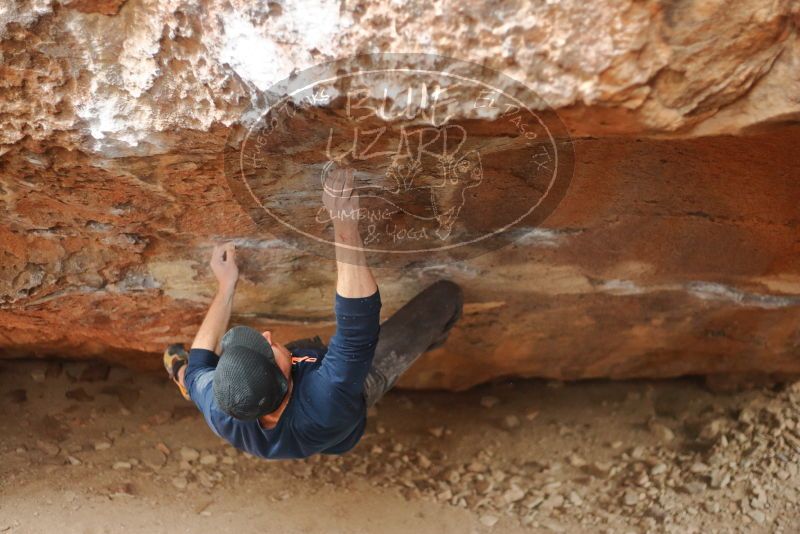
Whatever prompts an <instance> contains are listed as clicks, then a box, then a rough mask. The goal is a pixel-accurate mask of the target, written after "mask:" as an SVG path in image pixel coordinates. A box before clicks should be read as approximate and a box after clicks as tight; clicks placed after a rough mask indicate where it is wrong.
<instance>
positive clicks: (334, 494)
mask: <svg viewBox="0 0 800 534" xmlns="http://www.w3.org/2000/svg"><path fill="white" fill-rule="evenodd" d="M0 410H2V413H3V414H4V415H3V416H2V418H0V532H4V533H5V532H10V533H15V534H16V533H20V534H22V533H51V532H52V533H59V534H66V533H73V532H74V533H80V534H99V533H117V532H145V533H148V534H149V533H161V532H164V533H170V534H174V533H177V532H192V533H205V532H209V533H224V532H237V533H242V534H244V533H251V532H252V533H318V532H319V533H321V532H326V533H327V532H342V533H362V532H363V533H374V532H380V533H394V532H397V533H401V532H402V533H408V532H414V533H415V534H426V533H431V534H433V533H436V534H440V533H442V532H457V533H484V532H503V533H517V532H568V533H572V532H591V533H595V532H614V533H616V532H621V533H634V532H675V533H681V534H683V533H691V532H697V533H709V532H770V533H772V532H785V533H795V532H800V511H799V510H798V498H800V473H798V464H797V460H798V451H800V387H783V388H779V389H759V390H750V391H745V392H740V393H735V394H714V393H710V392H709V391H708V390H707V389H705V387H704V386H703V385H702V384H701V383H700V382H698V381H694V380H674V381H665V382H617V383H609V382H588V383H579V384H560V383H549V382H547V383H546V382H542V381H514V382H503V383H498V384H494V385H487V386H483V387H480V388H476V389H473V390H471V391H469V392H466V393H458V394H455V393H441V392H436V393H430V392H393V393H391V394H390V395H388V396H387V397H386V398H385V399H384V400H383V401H382V402H381V403H380V404H379V405H378V408H377V410H376V413H372V414H371V416H370V420H369V425H368V431H367V434H366V435H365V436H364V438H363V439H362V441H361V443H360V444H359V445H358V447H357V448H356V449H355V450H354V451H352V452H351V453H350V454H348V455H345V456H343V457H323V458H315V459H311V460H304V461H292V462H267V461H264V460H259V459H256V458H253V457H250V456H248V455H245V454H242V453H237V451H235V450H234V449H232V448H231V447H229V446H227V445H226V444H225V443H224V442H222V441H220V440H219V439H218V438H217V437H216V436H215V435H214V434H213V433H212V432H211V431H210V430H209V429H208V428H207V427H206V426H205V424H204V422H203V420H202V418H201V416H200V415H199V413H198V412H197V411H196V410H195V408H194V406H193V405H192V404H189V403H187V402H184V401H183V400H182V399H181V398H180V397H179V395H178V393H177V390H176V389H175V388H174V386H172V385H171V384H170V383H169V382H168V381H167V380H166V377H165V376H162V375H148V374H138V373H135V372H132V371H129V370H126V369H124V368H119V367H111V368H109V367H107V366H105V365H103V364H96V363H81V362H43V361H5V362H2V363H0Z"/></svg>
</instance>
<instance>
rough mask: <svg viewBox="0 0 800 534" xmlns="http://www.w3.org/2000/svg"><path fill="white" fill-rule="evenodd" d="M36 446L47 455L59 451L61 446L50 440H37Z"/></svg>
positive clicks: (53, 454)
mask: <svg viewBox="0 0 800 534" xmlns="http://www.w3.org/2000/svg"><path fill="white" fill-rule="evenodd" d="M36 447H38V449H39V450H40V451H42V452H43V453H45V454H46V455H48V456H55V455H57V454H58V453H59V452H61V447H59V446H58V445H56V444H55V443H52V442H50V441H44V440H41V439H40V440H37V441H36Z"/></svg>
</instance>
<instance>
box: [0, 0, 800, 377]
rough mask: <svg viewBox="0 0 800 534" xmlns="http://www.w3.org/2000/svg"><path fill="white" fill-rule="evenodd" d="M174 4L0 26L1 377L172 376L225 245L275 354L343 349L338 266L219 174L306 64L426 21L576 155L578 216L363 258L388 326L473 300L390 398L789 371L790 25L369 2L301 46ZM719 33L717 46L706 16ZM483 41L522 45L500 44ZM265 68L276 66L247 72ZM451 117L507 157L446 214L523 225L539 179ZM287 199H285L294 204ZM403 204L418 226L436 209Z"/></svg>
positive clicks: (235, 11)
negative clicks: (458, 243) (518, 219)
mask: <svg viewBox="0 0 800 534" xmlns="http://www.w3.org/2000/svg"><path fill="white" fill-rule="evenodd" d="M166 4H169V3H164V2H162V3H157V2H147V1H138V2H135V1H133V0H128V2H124V3H123V2H91V1H89V0H81V1H80V2H73V3H72V4H66V5H64V6H61V5H55V4H53V3H50V2H47V1H31V2H28V3H27V4H20V5H19V6H18V8H16V11H14V10H12V11H9V12H7V13H5V14H4V15H2V16H3V17H6V18H5V19H3V18H0V28H2V33H0V52H2V54H3V56H2V57H3V62H2V66H0V72H2V92H0V105H1V106H2V111H3V113H0V122H2V125H3V130H2V133H0V143H1V144H0V217H1V218H2V224H1V225H0V243H2V248H0V324H2V326H3V328H2V329H1V330H0V351H2V352H1V354H0V355H2V357H23V356H30V355H35V356H46V355H47V356H49V355H53V356H59V357H69V358H95V357H97V358H103V359H106V360H110V361H115V362H119V363H123V364H125V365H129V366H132V367H137V368H142V369H157V368H158V366H159V365H160V360H159V358H158V355H159V353H160V352H161V350H162V349H163V347H164V346H165V345H166V344H169V343H173V342H176V341H182V342H185V343H188V342H189V341H190V340H191V338H192V337H193V335H194V333H195V331H196V329H197V327H198V326H199V323H200V321H201V319H202V315H203V313H204V311H205V307H206V306H207V304H208V302H209V301H210V298H211V296H212V292H213V290H214V287H213V283H212V278H211V276H210V272H209V270H208V268H207V266H206V262H207V257H208V255H209V253H210V250H211V246H212V245H213V244H214V243H215V242H217V241H220V240H227V239H231V240H234V241H235V242H236V244H237V246H238V248H239V250H240V251H241V253H240V255H239V257H240V262H241V265H240V273H241V280H240V284H239V288H238V293H237V297H236V301H235V305H234V317H233V321H234V322H235V323H241V324H249V325H252V326H255V327H258V328H270V329H272V330H273V331H275V335H276V337H277V338H278V339H280V340H283V341H289V340H291V339H293V338H295V337H300V336H305V335H310V334H317V333H318V334H321V335H323V336H327V335H330V333H331V330H332V327H333V322H332V321H333V317H332V309H331V308H332V307H331V304H332V299H333V288H334V280H335V265H334V263H333V261H331V260H330V259H329V258H327V257H325V256H324V255H323V256H320V255H316V254H311V253H309V251H308V250H306V249H303V248H295V247H293V246H291V245H292V243H290V242H289V240H287V239H286V236H284V235H281V234H279V233H272V232H270V231H269V228H268V227H265V226H264V225H261V224H258V220H257V218H256V220H255V221H254V219H253V218H252V217H251V215H252V213H250V212H249V211H248V207H247V206H246V205H243V203H242V202H241V198H240V197H238V196H237V191H236V190H235V189H236V185H235V183H233V182H231V180H230V176H228V177H227V178H226V170H228V169H227V168H226V154H227V148H229V143H230V137H229V136H230V135H231V134H232V132H235V131H236V130H237V129H238V128H240V126H241V124H242V123H243V122H244V119H243V116H244V114H245V113H246V111H247V110H248V109H251V108H252V106H255V105H256V104H257V103H258V102H259V101H260V99H264V98H265V96H264V92H263V91H264V89H266V87H267V86H268V85H269V84H270V83H271V82H276V81H278V80H279V79H281V78H283V77H285V75H287V74H288V73H289V71H290V70H291V68H292V66H297V67H298V68H305V67H308V66H309V65H312V64H314V63H315V62H317V61H319V60H322V59H325V58H332V57H334V56H335V55H347V54H350V53H356V52H364V51H367V50H369V46H371V45H370V44H369V43H370V42H371V40H370V39H371V37H373V36H374V32H375V29H374V28H372V25H374V24H376V23H377V22H376V21H378V20H379V19H380V20H384V21H386V20H389V21H394V27H396V28H397V29H396V30H395V31H397V32H398V38H397V42H391V43H382V44H381V46H382V47H383V48H385V49H386V51H392V50H402V49H403V46H411V44H410V43H415V42H416V40H415V39H416V38H417V37H418V36H419V35H420V32H421V31H422V26H420V24H422V25H423V26H424V25H425V24H427V25H428V26H429V28H430V32H431V36H432V38H433V42H434V43H436V46H435V48H437V50H436V52H439V53H443V54H449V55H459V54H458V53H457V51H458V50H461V51H462V52H463V54H461V55H465V59H472V60H474V61H479V62H480V61H483V60H484V59H485V58H487V57H491V58H492V59H491V60H487V61H493V62H494V63H490V66H491V67H492V68H493V69H495V70H496V71H500V72H504V73H507V74H509V75H513V76H515V77H516V78H517V79H518V80H520V81H524V82H525V83H526V85H527V86H528V87H532V88H533V89H534V90H536V92H537V93H538V94H539V95H541V96H542V97H543V98H544V100H546V101H547V102H548V103H549V104H550V105H551V107H552V108H553V109H555V110H556V111H557V112H558V114H559V115H560V116H561V118H562V119H563V121H564V123H565V124H566V127H567V129H568V131H569V133H570V135H571V139H567V138H565V137H564V138H561V141H562V142H565V143H569V146H570V147H571V151H570V154H571V157H572V161H571V167H570V169H569V178H570V180H569V183H568V188H567V189H565V191H564V194H563V198H562V199H561V201H560V203H558V204H557V206H554V207H553V208H554V209H553V211H552V213H549V216H548V217H547V218H546V219H545V220H544V221H543V222H541V221H536V224H526V222H525V221H523V222H522V223H520V224H519V225H517V226H516V227H514V228H513V232H512V233H510V234H509V236H510V237H513V240H511V241H513V242H511V243H510V244H507V245H506V246H503V247H499V248H496V247H492V248H491V249H489V250H486V251H484V252H483V253H481V254H470V255H468V256H465V257H447V256H445V257H442V256H439V255H434V254H431V255H417V256H415V257H413V258H409V259H408V260H400V261H398V260H396V259H392V260H391V261H390V260H388V259H386V258H385V257H374V258H373V260H374V262H373V264H374V266H375V269H376V275H377V278H378V279H379V281H380V284H381V292H382V295H383V300H384V312H385V313H386V314H388V313H391V311H392V310H393V309H396V308H397V307H399V306H400V305H401V304H402V303H403V302H404V301H405V300H406V299H408V298H410V297H411V296H412V295H413V294H414V293H415V292H416V291H418V290H420V289H422V288H423V287H424V286H425V285H426V284H428V283H430V282H432V281H434V280H436V279H439V278H449V279H452V280H455V281H457V282H458V283H460V284H461V285H462V286H463V287H464V293H465V300H466V306H465V314H464V317H463V319H462V321H461V322H460V324H459V326H458V327H457V328H456V329H455V330H454V331H453V333H452V335H451V338H450V339H449V341H448V342H447V344H446V345H445V346H444V347H442V348H440V349H437V350H435V351H433V352H431V353H430V354H427V355H426V356H424V357H423V358H422V360H421V361H420V362H419V363H418V364H417V365H415V367H414V368H413V369H412V370H411V371H410V372H409V373H408V375H407V376H406V377H404V379H403V381H402V382H401V385H404V386H407V387H420V388H448V389H463V388H466V387H469V386H472V385H474V384H477V383H480V382H484V381H487V380H490V379H492V378H496V377H502V376H520V377H548V378H558V379H569V380H571V379H586V378H600V377H612V378H628V377H669V376H678V375H686V374H701V375H728V374H741V373H745V374H796V373H800V160H798V158H797V157H796V156H797V154H798V153H800V126H798V125H797V122H796V119H797V116H798V113H799V112H800V107H798V102H797V100H796V95H797V94H798V89H800V83H798V72H800V69H797V68H796V67H797V65H798V63H799V62H800V45H798V38H797V17H798V14H797V8H796V7H795V6H793V4H792V3H790V2H775V3H773V5H771V7H770V9H767V8H758V5H757V4H759V3H758V2H735V3H734V2H731V3H730V5H729V6H727V7H725V6H721V7H719V12H715V13H704V12H703V10H704V9H705V10H708V9H711V8H710V7H708V4H705V3H702V2H695V3H693V2H687V3H685V4H681V5H682V6H683V7H681V8H678V7H674V6H673V5H672V3H665V4H664V5H663V6H662V5H660V4H658V3H656V4H654V6H655V7H653V9H649V8H648V9H647V10H645V9H644V7H642V6H639V5H638V4H635V3H634V4H630V5H627V4H626V5H625V6H623V5H622V4H624V3H619V4H620V5H617V4H618V3H611V2H610V3H609V8H608V10H606V13H607V15H604V16H608V17H609V21H608V22H609V24H608V25H606V26H603V28H602V29H598V30H597V31H596V33H594V34H592V33H591V32H590V31H589V30H587V29H586V28H583V26H582V25H583V24H584V22H581V21H584V20H585V17H582V16H581V13H582V11H581V10H582V9H583V8H582V7H581V5H583V3H581V2H564V3H563V4H562V5H560V6H557V7H553V6H550V7H548V9H550V10H554V12H548V13H544V12H540V11H539V9H540V8H534V7H527V3H524V4H525V5H523V3H520V5H518V6H516V5H515V4H513V3H509V4H508V5H509V6H512V7H513V9H512V7H509V8H508V9H512V11H513V15H514V20H517V21H523V22H525V24H521V23H520V24H516V25H513V24H512V25H508V23H507V22H506V23H503V22H502V21H501V20H500V18H498V19H497V20H494V19H493V17H500V15H498V14H497V13H495V11H494V10H492V12H491V13H486V14H484V15H485V16H484V17H482V18H483V19H486V20H483V21H481V22H476V21H474V20H473V21H472V22H470V18H469V17H455V15H454V14H440V15H436V14H435V13H429V12H428V11H427V9H429V8H425V6H423V5H422V4H420V5H419V6H416V5H411V6H408V8H407V9H408V12H406V11H404V12H402V13H401V12H396V11H392V8H390V7H389V5H388V4H386V5H384V3H381V2H377V3H375V4H372V5H371V6H369V7H366V8H364V9H360V10H355V11H353V13H349V12H348V13H340V12H339V7H338V4H337V7H336V9H335V10H332V11H331V12H330V13H328V12H324V13H321V14H319V21H318V23H317V24H318V26H317V27H315V28H312V29H313V30H314V31H311V30H310V29H308V28H304V27H303V26H302V23H301V21H302V20H305V19H303V17H301V16H300V15H301V13H300V7H298V6H296V5H294V4H292V3H287V4H284V5H283V7H280V6H279V7H280V8H279V7H275V6H276V5H277V4H276V5H272V6H271V7H270V6H268V5H265V6H264V8H263V11H258V10H257V9H256V8H253V9H256V11H253V10H250V11H248V9H246V6H245V5H244V3H242V4H241V5H240V3H238V2H227V3H222V2H211V1H208V2H200V4H201V5H203V9H201V10H197V9H190V8H189V7H188V6H184V5H183V4H182V3H180V2H176V3H175V5H174V6H173V5H169V6H167V5H166ZM611 4H613V6H612V5H611ZM667 4H668V5H667ZM723 4H725V3H724V2H723ZM759 5H760V4H759ZM70 6H71V7H70ZM703 6H706V7H703ZM651 7H652V6H651ZM259 9H260V8H259ZM476 9H478V8H476ZM415 10H416V11H419V13H417V15H418V16H416V17H411V14H413V13H412V12H414V11H415ZM712 11H713V10H712ZM357 15H358V16H357ZM381 16H383V18H382V19H381ZM509 16H510V15H509ZM714 16H716V17H717V18H718V19H719V21H720V23H719V24H715V25H713V26H714V27H713V28H712V27H711V26H709V25H708V24H706V23H705V22H704V21H705V20H707V18H709V17H714ZM428 19H429V20H428ZM214 20H216V21H222V23H221V24H222V26H224V30H225V31H222V30H221V29H220V28H219V27H218V26H219V24H217V23H212V21H214ZM426 20H427V22H425V21H426ZM509 20H511V19H509ZM614 20H620V21H622V20H624V21H626V23H625V24H623V25H622V26H619V25H617V26H615V25H614V24H612V22H613V21H614ZM421 21H422V22H421ZM423 22H425V24H423ZM470 24H472V25H473V26H474V25H481V24H493V25H494V26H495V27H501V26H502V25H503V24H506V25H507V28H506V30H505V31H504V32H499V33H498V32H495V34H491V35H489V34H488V33H486V32H477V31H471V30H470V28H471V27H472V26H470ZM502 27H506V26H502ZM370 28H372V29H370ZM526 28H527V29H526ZM582 28H583V29H582ZM621 28H624V29H621ZM472 29H473V30H475V28H474V27H472ZM587 32H588V33H587ZM615 32H617V33H615ZM714 32H716V33H714ZM711 33H714V35H718V36H726V35H728V36H729V39H728V40H727V41H726V40H725V39H723V38H722V37H718V40H709V39H708V35H710V34H711ZM500 34H502V35H505V37H504V38H503V37H502V36H501V37H498V36H497V35H500ZM584 34H586V35H584ZM606 34H609V35H606ZM332 35H335V38H332V37H331V36H332ZM468 35H474V36H475V37H474V39H475V40H476V41H475V42H474V43H473V46H472V47H469V49H468V50H467V49H464V46H463V42H466V41H463V40H462V41H459V40H458V39H457V38H456V37H458V36H461V37H463V38H464V39H466V36H468ZM578 36H581V38H580V39H578ZM604 36H605V37H604ZM467 41H468V39H467ZM495 41H497V42H495ZM53 42H57V43H59V45H60V46H54V45H53V44H52V43H53ZM285 43H292V45H291V46H289V45H287V44H285ZM459 43H462V44H461V45H459ZM557 43H563V46H561V47H558V46H555V45H556V44H557ZM698 43H700V44H698ZM459 46H460V48H459ZM694 46H706V47H708V49H707V50H706V52H708V53H707V54H704V53H702V52H698V53H694V52H691V53H690V51H692V50H694V48H693V47H694ZM254 47H255V49H257V50H264V51H265V52H264V54H266V56H264V57H269V58H271V61H270V62H269V68H267V67H265V66H264V65H263V64H262V63H259V61H261V59H260V58H261V56H258V57H256V58H252V57H250V56H248V50H250V49H252V48H254ZM259 47H261V48H259ZM393 47H396V48H393ZM506 49H508V50H509V52H507V53H506V52H503V50H506ZM492 51H494V52H495V53H493V54H492V53H490V52H492ZM537 54H538V55H537ZM548 54H550V55H548ZM537 57H543V58H545V59H544V60H542V61H539V60H536V58H537ZM287 66H288V67H287ZM319 109H320V113H319V115H315V116H314V121H313V124H314V125H315V126H314V127H316V128H320V127H321V128H327V127H329V126H330V127H334V126H336V125H340V124H341V118H342V115H341V113H340V111H337V109H338V108H336V107H335V106H330V107H329V108H328V107H325V106H322V107H320V108H319ZM298 120H300V119H298ZM306 120H308V119H306ZM464 121H465V122H463V124H464V125H465V127H464V128H465V131H467V132H468V133H469V135H470V136H472V137H471V138H477V139H480V142H481V143H482V146H490V147H495V149H496V150H495V151H494V152H492V154H494V155H495V156H494V158H492V157H490V156H486V155H482V159H481V160H480V163H481V168H482V169H483V170H484V171H485V175H486V176H487V177H492V180H491V181H489V180H488V178H487V181H485V182H484V183H483V184H482V185H481V187H482V188H483V189H480V193H479V195H478V196H476V197H467V198H466V200H464V199H462V200H460V201H459V202H462V204H463V205H465V206H467V207H469V208H470V209H468V210H467V209H465V211H464V212H463V216H462V217H461V219H460V220H462V221H463V223H464V224H465V225H466V226H467V227H469V228H473V227H476V226H478V225H479V224H486V223H487V221H488V222H491V223H493V224H494V223H495V222H496V221H502V220H503V216H505V215H506V213H504V212H503V210H504V209H505V210H507V211H508V210H511V211H513V209H516V208H514V204H513V201H514V200H515V199H519V198H521V197H522V191H524V189H523V182H524V180H523V179H522V178H520V174H519V173H518V172H516V171H514V169H516V168H517V167H516V166H515V159H514V158H515V157H516V156H515V154H516V153H514V152H513V151H512V152H502V151H501V150H500V149H497V147H502V146H504V145H503V143H505V142H507V140H508V132H505V131H503V130H502V128H499V127H498V126H497V124H498V123H497V121H496V119H489V118H487V119H485V120H479V119H472V120H467V119H464ZM291 131H292V132H295V133H294V134H292V135H289V134H287V135H286V136H285V137H283V138H281V142H282V144H281V145H279V146H281V147H283V146H286V147H288V148H291V150H289V149H287V150H285V151H284V152H283V153H281V156H282V157H283V158H284V159H283V160H282V163H283V167H282V169H283V170H284V171H285V173H284V174H282V175H281V176H286V177H287V178H286V180H289V178H288V177H289V176H295V175H294V174H292V172H293V170H296V169H305V168H308V166H309V165H312V164H314V163H315V161H314V160H313V159H311V158H310V156H308V150H306V149H308V148H309V146H311V147H312V148H315V147H316V148H319V147H318V140H316V138H314V136H312V135H305V136H303V135H301V134H298V133H297V132H303V129H302V128H301V127H296V128H294V130H291ZM565 133H566V132H565ZM731 134H734V135H731ZM323 137H324V136H323ZM321 138H322V137H321ZM303 143H306V145H308V146H306V145H304V144H303ZM315 143H316V144H315ZM312 145H313V146H312ZM300 148H303V150H300ZM497 154H501V155H502V156H498V155H497ZM506 163H508V164H507V165H506ZM367 167H368V166H366V165H365V166H364V172H365V173H366V172H367V171H368V168H367ZM286 183H289V182H282V181H280V180H278V181H277V182H276V183H275V184H273V186H274V187H276V188H277V189H273V190H270V191H273V192H275V191H280V187H281V185H282V184H283V186H286ZM525 183H526V184H527V186H529V187H532V188H533V189H536V188H537V187H539V186H538V185H537V182H535V181H530V180H529V181H528V182H525ZM284 189H285V190H286V191H283V192H282V193H281V194H286V195H287V198H288V199H289V200H287V202H294V201H295V200H296V198H299V196H297V197H293V196H292V194H291V193H292V188H291V187H288V186H286V187H284ZM475 191H479V190H478V189H475ZM457 193H458V194H459V195H461V194H462V193H463V191H462V190H460V189H458V190H457ZM298 195H299V193H298ZM480 195H483V196H480ZM450 196H451V197H452V196H453V195H452V194H451V195H450ZM408 198H411V199H412V202H413V205H409V206H406V207H407V208H408V210H409V211H410V212H413V213H415V214H416V215H420V214H422V215H424V214H425V213H426V212H425V209H428V208H426V205H424V202H423V201H422V200H419V201H417V200H415V199H417V197H414V196H411V197H408ZM419 198H422V197H419ZM426 198H427V197H426ZM458 198H461V197H458ZM470 198H472V200H470ZM437 199H438V200H437ZM476 199H482V200H481V202H479V203H478V202H477V200H476ZM447 200H448V201H452V198H448V199H447ZM440 201H441V198H439V197H435V196H434V197H433V200H432V201H431V202H434V203H435V202H440ZM297 202H298V203H297V204H296V205H297V206H298V208H297V209H298V210H304V209H308V210H311V209H312V207H311V205H310V204H306V203H304V202H305V201H304V200H302V201H297ZM425 202H428V200H425ZM470 202H473V203H474V204H475V205H470V204H469V203H470ZM478 204H480V206H478ZM292 205H293V206H294V204H292ZM415 210H416V211H415ZM309 213H311V212H310V211H309ZM299 214H300V212H299V211H298V217H299V216H300V215H299ZM494 218H496V220H495V219H494Z"/></svg>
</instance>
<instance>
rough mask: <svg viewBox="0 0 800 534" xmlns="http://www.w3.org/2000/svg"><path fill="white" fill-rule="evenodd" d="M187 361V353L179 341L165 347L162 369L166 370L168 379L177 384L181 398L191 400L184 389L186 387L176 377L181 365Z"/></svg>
mask: <svg viewBox="0 0 800 534" xmlns="http://www.w3.org/2000/svg"><path fill="white" fill-rule="evenodd" d="M187 363H189V355H188V354H186V349H184V348H183V345H181V344H180V343H175V344H173V345H170V346H169V347H167V350H165V351H164V369H166V370H167V374H168V375H169V377H170V379H172V381H173V382H175V385H176V386H178V389H179V390H180V392H181V395H183V398H184V399H186V400H191V398H190V397H189V392H188V391H186V388H185V387H184V385H183V384H181V381H180V380H179V379H178V371H180V370H181V367H183V366H184V365H186V364H187Z"/></svg>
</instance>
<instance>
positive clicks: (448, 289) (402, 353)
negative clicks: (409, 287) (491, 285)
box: [364, 280, 463, 406]
mask: <svg viewBox="0 0 800 534" xmlns="http://www.w3.org/2000/svg"><path fill="white" fill-rule="evenodd" d="M462 305H463V296H462V292H461V288H460V287H459V286H458V285H457V284H455V283H453V282H450V281H447V280H442V281H439V282H436V283H434V284H432V285H430V286H428V287H427V288H426V289H425V290H423V291H422V292H421V293H419V294H418V295H417V296H415V297H414V298H413V299H411V300H410V301H409V302H408V303H407V304H406V305H405V306H403V307H402V308H400V309H399V310H397V312H396V313H395V314H394V315H392V316H391V317H389V319H387V320H386V322H384V323H383V324H381V332H380V335H379V337H378V346H377V348H376V349H375V359H374V360H373V362H372V368H371V369H370V372H369V374H368V375H367V379H366V381H365V382H364V396H365V397H366V399H367V406H372V405H374V404H375V403H376V402H377V401H378V400H379V399H380V398H381V397H382V396H383V395H384V393H386V392H387V391H389V389H391V388H392V386H393V385H394V384H395V382H397V379H398V378H400V376H401V375H402V374H403V373H404V372H405V370H406V369H408V368H409V367H411V365H412V364H413V363H414V362H415V361H416V360H417V358H419V357H420V356H421V355H422V354H423V353H425V352H426V351H428V350H430V349H433V348H436V347H438V346H440V345H441V344H443V343H444V341H445V339H447V335H448V333H449V332H450V329H451V328H452V327H453V325H454V324H455V323H456V321H458V319H459V318H460V317H461V309H462Z"/></svg>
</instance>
